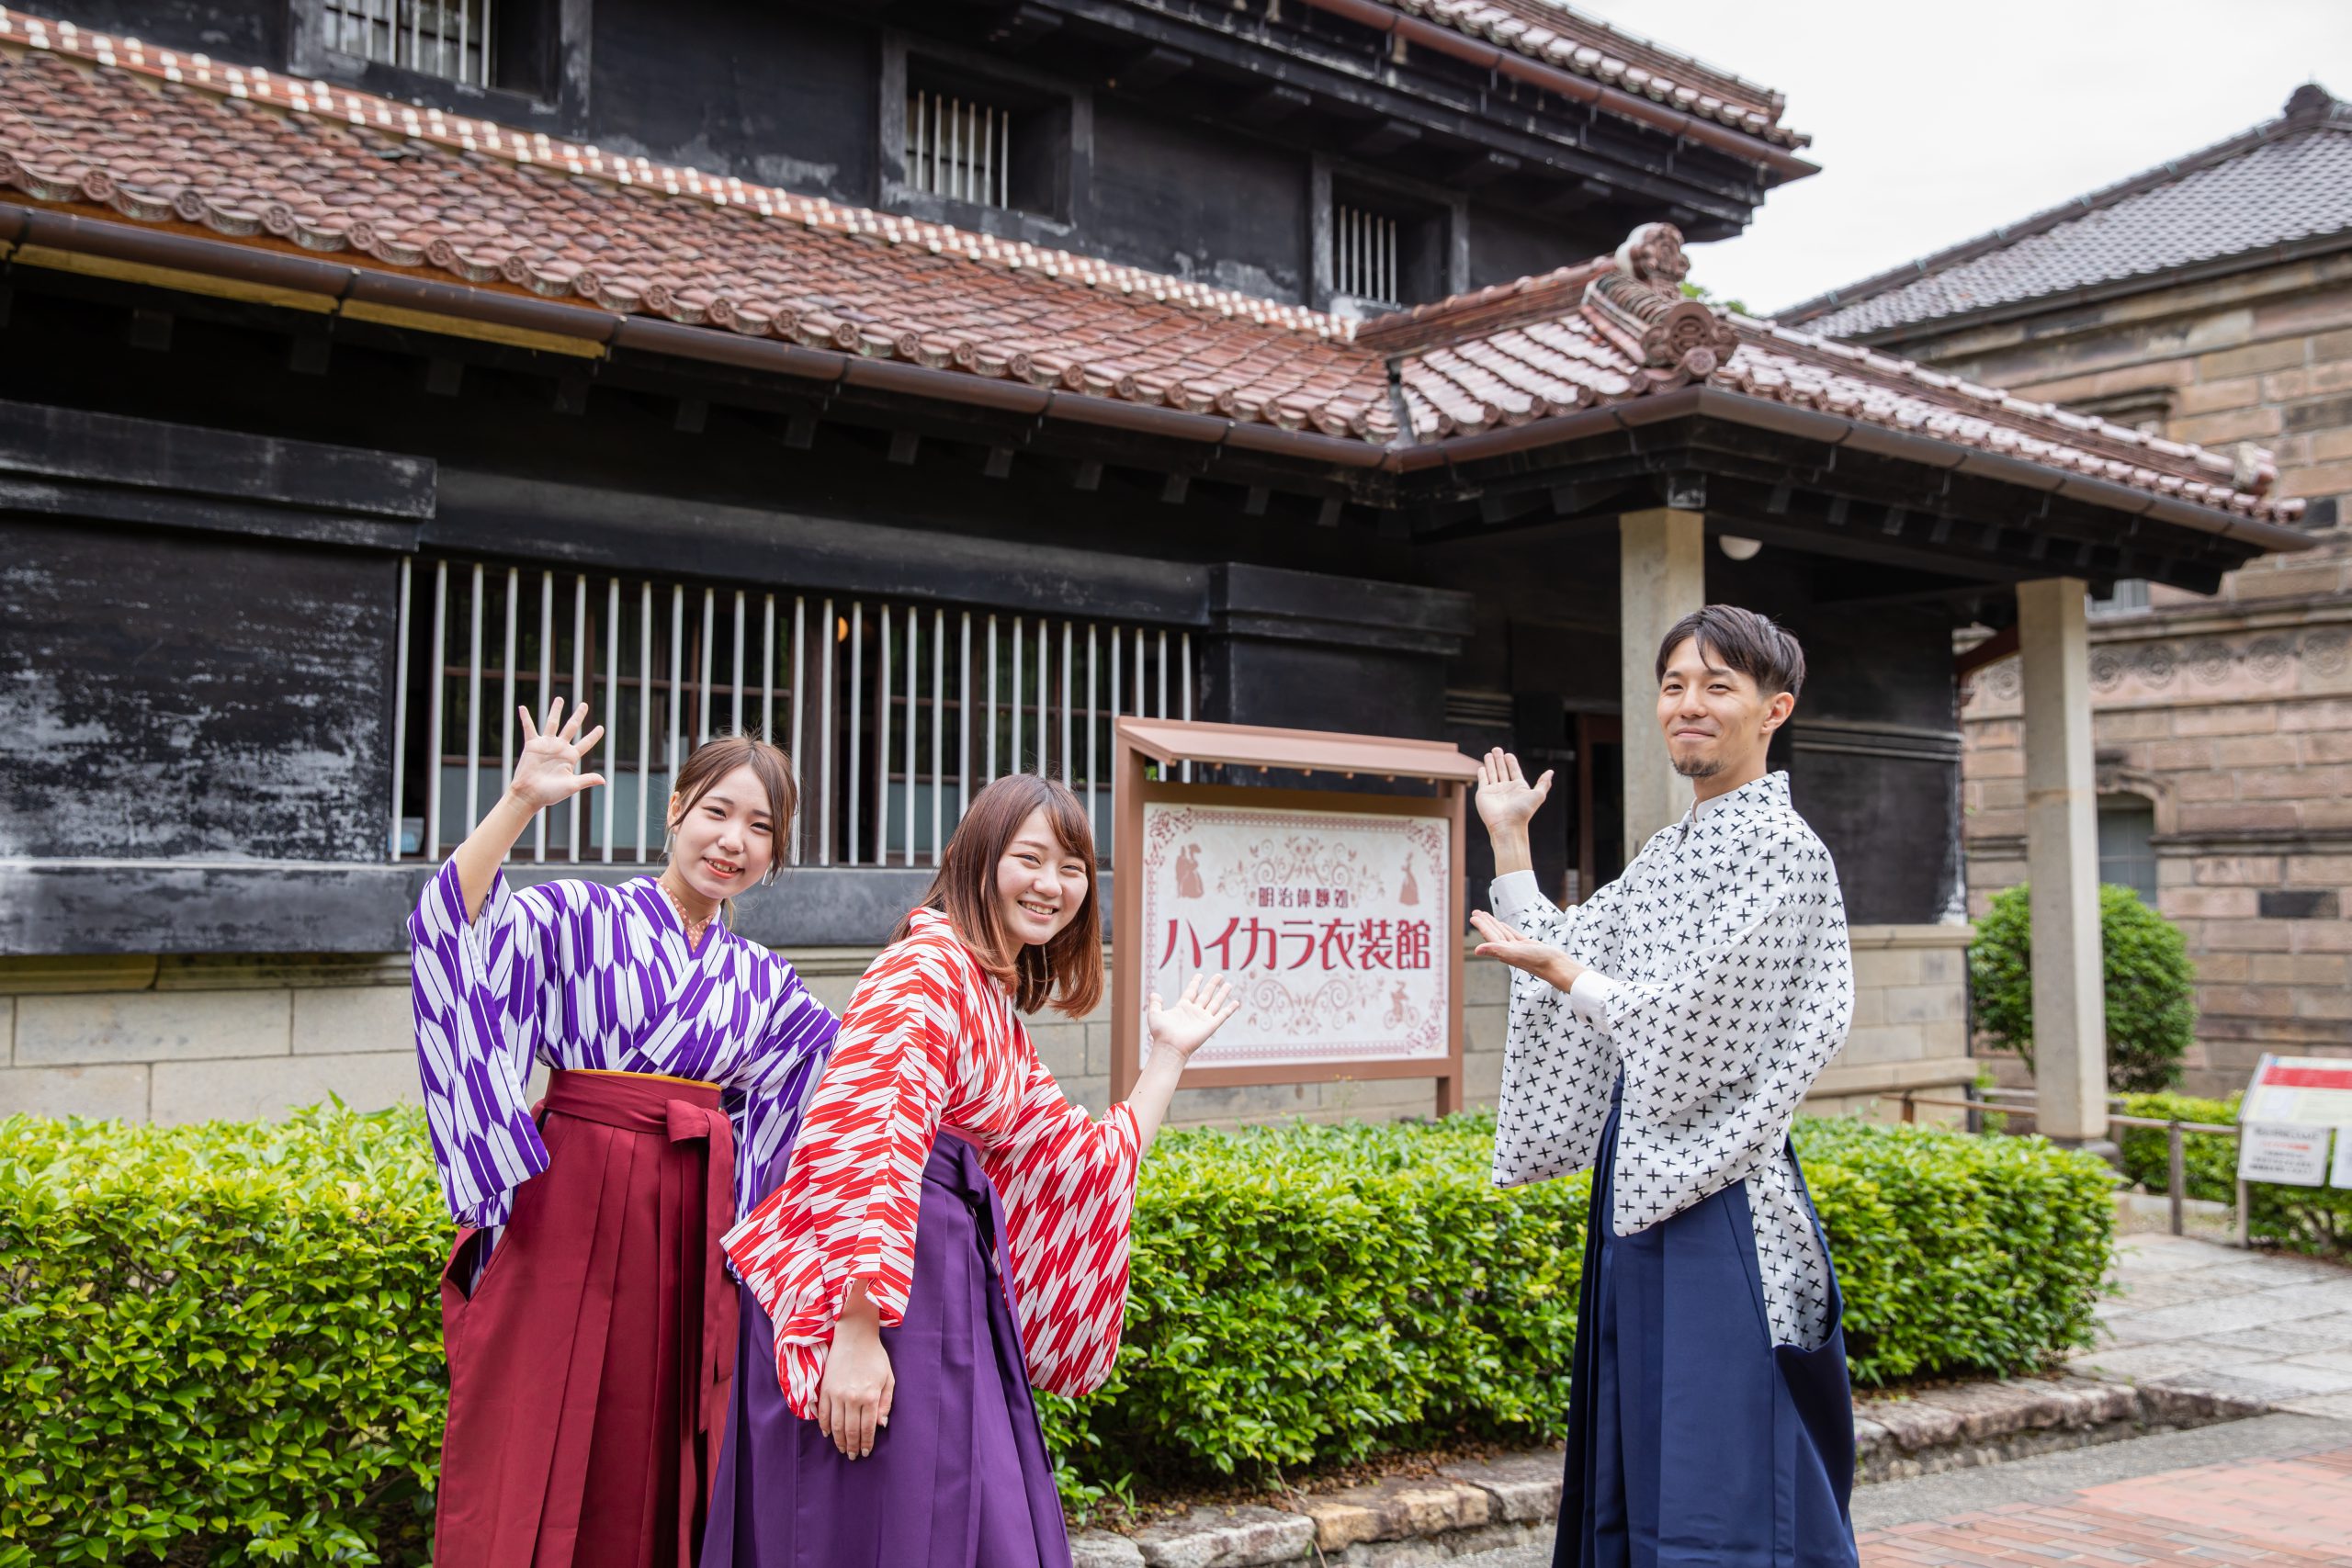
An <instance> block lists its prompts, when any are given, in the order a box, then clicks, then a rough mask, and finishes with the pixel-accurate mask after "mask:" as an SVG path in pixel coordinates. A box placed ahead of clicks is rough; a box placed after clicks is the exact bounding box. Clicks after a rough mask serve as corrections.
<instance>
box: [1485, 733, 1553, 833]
mask: <svg viewBox="0 0 2352 1568" xmlns="http://www.w3.org/2000/svg"><path fill="white" fill-rule="evenodd" d="M1551 793H1552V774H1551V773H1550V771H1549V770H1546V771H1545V773H1544V776H1543V777H1542V778H1540V779H1537V780H1536V781H1535V782H1534V783H1533V784H1529V783H1528V782H1527V775H1526V774H1525V773H1521V771H1520V767H1519V759H1518V758H1517V757H1515V756H1513V755H1511V754H1510V752H1509V751H1506V750H1503V749H1502V748H1501V747H1499V746H1498V747H1496V748H1495V749H1494V750H1491V751H1489V752H1487V754H1486V755H1485V756H1484V757H1482V758H1480V759H1479V760H1478V796H1477V799H1478V820H1479V821H1481V822H1484V823H1485V824H1486V825H1487V831H1488V832H1493V831H1495V830H1496V829H1510V828H1524V827H1525V826H1527V824H1528V822H1529V820H1530V819H1531V818H1533V817H1534V815H1535V812H1536V808H1537V807H1541V806H1542V805H1543V804H1544V799H1545V797H1546V796H1548V795H1550V794H1551Z"/></svg>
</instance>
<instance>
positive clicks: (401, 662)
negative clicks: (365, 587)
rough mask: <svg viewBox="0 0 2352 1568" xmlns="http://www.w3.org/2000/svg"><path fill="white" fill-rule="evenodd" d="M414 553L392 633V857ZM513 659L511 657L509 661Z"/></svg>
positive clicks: (397, 842) (396, 849)
mask: <svg viewBox="0 0 2352 1568" xmlns="http://www.w3.org/2000/svg"><path fill="white" fill-rule="evenodd" d="M412 562H413V557H410V556H402V557H401V611H400V622H399V629H398V630H397V631H395V632H394V633H393V635H392V646H393V649H395V652H394V654H393V658H392V843H391V855H390V858H391V859H393V860H398V859H400V858H401V807H402V806H403V805H404V804H405V802H403V801H402V800H401V786H402V784H404V783H405V782H406V781H405V780H404V779H403V777H402V776H401V775H402V773H403V771H404V764H405V763H406V761H407V760H408V657H409V650H408V637H409V630H408V600H409V567H410V565H411V563H412ZM514 662H515V661H514V660H512V659H510V660H507V663H509V664H512V663H514Z"/></svg>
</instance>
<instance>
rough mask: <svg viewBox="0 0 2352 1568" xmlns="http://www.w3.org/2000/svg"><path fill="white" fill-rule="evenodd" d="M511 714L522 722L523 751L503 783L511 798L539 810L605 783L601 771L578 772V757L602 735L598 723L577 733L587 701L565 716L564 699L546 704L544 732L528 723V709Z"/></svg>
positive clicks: (603, 733) (602, 737)
mask: <svg viewBox="0 0 2352 1568" xmlns="http://www.w3.org/2000/svg"><path fill="white" fill-rule="evenodd" d="M587 716H588V705H587V704H586V703H582V704H581V705H579V706H578V707H576V708H574V709H572V710H571V717H570V718H566V717H564V716H563V699H562V698H561V697H558V698H556V700H555V701H554V702H553V703H551V704H549V705H548V717H547V728H546V729H545V730H544V731H543V730H541V729H540V728H538V726H537V725H535V724H533V723H532V722H531V710H530V709H528V708H516V709H515V717H517V718H519V719H521V720H522V721H523V754H522V755H521V756H520V757H517V758H516V759H515V776H514V777H513V778H512V779H510V780H508V781H507V784H506V793H507V794H508V795H510V796H512V797H513V798H514V799H515V800H517V801H519V802H521V803H522V804H523V805H524V806H526V807H529V808H530V809H531V810H533V811H542V810H545V809H546V808H547V807H550V806H556V805H560V804H561V803H562V802H564V801H567V800H570V799H571V797H572V796H573V795H578V794H579V793H580V792H581V791H582V790H583V789H594V788H595V787H596V786H597V785H599V784H603V783H604V782H605V775H604V774H602V773H582V772H581V771H580V762H581V759H582V758H583V757H585V756H587V755H588V753H589V752H591V751H593V750H595V749H596V742H597V741H599V740H602V739H604V738H605V727H604V726H603V725H601V724H600V725H598V726H597V727H596V728H594V729H592V730H590V731H589V732H588V733H587V734H585V735H582V734H581V733H580V724H581V721H582V719H584V718H586V717H587Z"/></svg>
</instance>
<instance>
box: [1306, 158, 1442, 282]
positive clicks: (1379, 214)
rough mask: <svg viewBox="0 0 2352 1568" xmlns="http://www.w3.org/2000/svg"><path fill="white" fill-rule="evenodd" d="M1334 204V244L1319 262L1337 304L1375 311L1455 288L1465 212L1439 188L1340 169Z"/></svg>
mask: <svg viewBox="0 0 2352 1568" xmlns="http://www.w3.org/2000/svg"><path fill="white" fill-rule="evenodd" d="M1328 210H1329V235H1330V238H1329V246H1330V250H1329V256H1328V258H1326V259H1325V260H1324V262H1323V263H1322V265H1321V266H1320V268H1319V269H1318V270H1320V272H1321V275H1322V276H1323V277H1325V278H1328V279H1329V285H1328V287H1329V299H1330V303H1329V309H1330V310H1333V311H1334V312H1336V313H1338V314H1340V315H1343V316H1346V315H1353V316H1376V315H1380V314H1383V313H1384V312H1385V311H1389V310H1400V309H1402V308H1404V307H1406V306H1408V305H1420V304H1426V303H1427V302H1428V301H1430V300H1431V299H1443V298H1444V297H1445V296H1446V295H1448V294H1450V293H1453V291H1454V288H1455V278H1454V273H1455V271H1456V267H1455V265H1454V264H1455V261H1456V259H1457V258H1456V257H1455V256H1454V254H1453V252H1454V250H1455V249H1456V247H1455V245H1454V244H1453V234H1454V231H1455V226H1456V224H1457V222H1458V221H1459V214H1457V212H1456V211H1455V208H1454V205H1449V204H1448V203H1447V202H1446V201H1445V200H1443V199H1442V197H1441V195H1440V194H1439V193H1437V192H1435V191H1430V192H1426V193H1423V192H1419V191H1415V190H1408V189H1407V188H1404V185H1403V182H1395V183H1394V186H1392V184H1391V183H1388V182H1383V183H1380V184H1377V185H1375V184H1374V183H1373V182H1372V181H1370V180H1363V181H1358V180H1354V179H1350V178H1347V177H1344V176H1341V177H1335V178H1334V179H1333V180H1332V182H1331V195H1330V205H1329V209H1328ZM1464 259H1466V257H1465V258H1464Z"/></svg>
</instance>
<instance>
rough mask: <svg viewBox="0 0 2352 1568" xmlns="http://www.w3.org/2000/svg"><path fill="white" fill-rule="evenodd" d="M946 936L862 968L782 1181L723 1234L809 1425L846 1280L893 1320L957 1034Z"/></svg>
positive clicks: (901, 1303) (886, 1320)
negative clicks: (771, 1329)
mask: <svg viewBox="0 0 2352 1568" xmlns="http://www.w3.org/2000/svg"><path fill="white" fill-rule="evenodd" d="M948 941H952V938H950V939H944V940H943V939H940V938H926V937H924V936H922V935H917V936H915V937H912V938H910V939H909V940H908V941H906V942H900V943H899V945H898V946H897V947H895V948H892V949H890V950H889V951H888V952H886V953H884V954H883V955H882V956H881V957H880V958H879V959H877V960H876V961H875V964H874V967H873V968H871V969H869V970H867V971H866V975H865V979H864V980H862V981H861V982H859V984H858V987H857V994H856V996H854V998H851V1001H850V1006H849V1011H848V1012H847V1013H846V1014H845V1015H844V1016H843V1017H842V1022H841V1032H840V1034H839V1036H838V1038H837V1039H836V1040H835V1041H834V1043H833V1049H832V1055H831V1059H830V1060H829V1061H828V1062H827V1063H826V1064H825V1068H824V1073H823V1076H822V1077H820V1079H819V1080H818V1084H817V1091H816V1095H815V1097H814V1098H813V1099H812V1100H810V1101H809V1110H808V1111H807V1113H806V1114H805V1115H804V1116H802V1117H801V1119H800V1125H799V1131H798V1135H797V1137H795V1138H794V1139H793V1141H792V1150H791V1154H790V1156H788V1163H787V1165H786V1169H785V1177H784V1182H783V1185H782V1186H780V1187H778V1188H777V1189H776V1190H775V1192H774V1193H772V1194H771V1195H770V1196H769V1197H768V1199H767V1201H765V1202H763V1203H762V1204H760V1205H759V1207H758V1208H756V1209H754V1210H752V1213H751V1214H750V1215H749V1216H748V1217H747V1218H746V1219H745V1220H744V1221H743V1223H742V1224H740V1225H738V1226H736V1227H735V1229H734V1230H732V1231H730V1232H729V1233H728V1235H727V1237H726V1240H725V1246H726V1248H727V1256H728V1258H729V1260H730V1261H732V1262H733V1263H734V1265H735V1269H736V1271H737V1273H738V1274H739V1275H741V1278H742V1280H743V1282H744V1283H745V1284H746V1285H748V1286H749V1287H751V1291H752V1294H753V1295H755V1296H757V1297H758V1298H759V1300H760V1304H761V1305H763V1306H764V1307H765V1308H766V1309H767V1312H768V1317H769V1319H770V1320H771V1321H772V1322H774V1323H775V1359H776V1379H777V1382H778V1383H779V1384H781V1386H782V1387H783V1390H784V1393H785V1399H786V1403H787V1404H790V1405H791V1406H792V1409H793V1411H794V1413H795V1414H797V1415H798V1416H802V1417H804V1418H809V1419H813V1418H814V1417H815V1415H816V1409H817V1390H818V1386H819V1384H820V1382H822V1381H823V1378H824V1371H825V1354H826V1351H827V1350H828V1349H829V1348H831V1344H832V1337H833V1325H834V1324H835V1323H836V1322H838V1321H839V1320H840V1317H841V1312H842V1301H843V1299H844V1298H845V1297H846V1296H847V1295H848V1293H849V1287H850V1285H851V1283H852V1282H853V1281H860V1282H863V1283H864V1285H865V1292H866V1294H867V1295H868V1296H869V1297H870V1298H872V1300H873V1302H874V1304H875V1306H876V1308H877V1309H878V1310H879V1311H880V1313H881V1317H882V1324H883V1326H884V1327H896V1326H897V1325H899V1323H901V1322H902V1321H904V1319H905V1317H906V1313H907V1292H908V1290H909V1288H910V1286H911V1284H912V1282H913V1278H914V1256H915V1221H916V1218H917V1216H918V1215H919V1214H920V1213H921V1212H922V1169H923V1163H924V1161H926V1160H927V1159H928V1158H929V1157H930V1155H931V1144H932V1139H933V1137H934V1136H936V1135H937V1134H938V1131H939V1123H940V1118H941V1114H942V1111H943V1110H944V1106H945V1104H946V1100H947V1093H948V1089H949V1085H950V1083H951V1081H952V1078H953V1076H954V1067H955V1063H956V1050H957V1046H958V1043H959V1042H960V1040H961V1038H962V1032H963V1029H962V1024H961V1022H960V1020H959V1017H958V1014H957V1012H956V1007H955V990H954V987H955V983H956V974H955V968H954V960H953V958H952V956H951V954H950V953H949V952H948V951H947V947H946V945H945V943H946V942H948Z"/></svg>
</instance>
